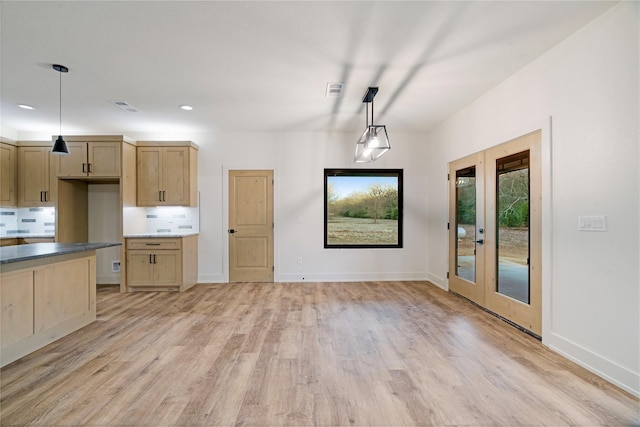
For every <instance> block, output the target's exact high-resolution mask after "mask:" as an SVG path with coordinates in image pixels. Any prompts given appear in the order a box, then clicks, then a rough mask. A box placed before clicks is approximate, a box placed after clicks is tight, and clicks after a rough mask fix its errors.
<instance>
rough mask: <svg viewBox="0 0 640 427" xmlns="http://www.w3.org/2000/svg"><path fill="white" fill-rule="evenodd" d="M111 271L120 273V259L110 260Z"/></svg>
mask: <svg viewBox="0 0 640 427" xmlns="http://www.w3.org/2000/svg"><path fill="white" fill-rule="evenodd" d="M111 272H112V273H120V261H111Z"/></svg>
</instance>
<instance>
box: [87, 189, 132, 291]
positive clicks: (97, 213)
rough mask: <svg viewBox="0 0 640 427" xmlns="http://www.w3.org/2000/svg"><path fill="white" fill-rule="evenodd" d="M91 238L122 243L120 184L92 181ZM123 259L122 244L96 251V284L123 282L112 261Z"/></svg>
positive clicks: (90, 195)
mask: <svg viewBox="0 0 640 427" xmlns="http://www.w3.org/2000/svg"><path fill="white" fill-rule="evenodd" d="M88 193H89V195H88V197H89V207H88V215H89V224H88V225H89V241H90V242H119V241H120V239H121V237H122V225H121V219H120V218H121V216H122V215H121V214H120V185H119V184H90V185H89V187H88ZM113 261H121V262H123V260H121V259H120V246H114V247H111V248H104V249H100V250H99V251H96V283H97V284H99V285H106V284H116V283H120V273H114V272H112V271H111V263H112V262H113Z"/></svg>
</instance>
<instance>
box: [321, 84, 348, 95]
mask: <svg viewBox="0 0 640 427" xmlns="http://www.w3.org/2000/svg"><path fill="white" fill-rule="evenodd" d="M343 89H344V83H327V91H326V92H325V97H327V98H339V97H341V96H342V91H343Z"/></svg>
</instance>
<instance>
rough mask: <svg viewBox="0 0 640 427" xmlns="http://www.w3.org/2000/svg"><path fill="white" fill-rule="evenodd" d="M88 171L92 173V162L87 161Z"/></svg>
mask: <svg viewBox="0 0 640 427" xmlns="http://www.w3.org/2000/svg"><path fill="white" fill-rule="evenodd" d="M88 165H89V173H93V163H89V164H88Z"/></svg>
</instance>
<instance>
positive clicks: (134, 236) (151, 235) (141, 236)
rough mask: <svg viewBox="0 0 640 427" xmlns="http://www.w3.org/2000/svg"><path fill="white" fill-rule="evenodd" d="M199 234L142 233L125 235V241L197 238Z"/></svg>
mask: <svg viewBox="0 0 640 427" xmlns="http://www.w3.org/2000/svg"><path fill="white" fill-rule="evenodd" d="M198 234H199V233H197V232H189V233H181V234H173V233H140V234H125V235H124V238H125V239H148V238H152V239H155V238H161V237H170V238H177V237H178V238H179V237H189V236H197V235H198Z"/></svg>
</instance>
